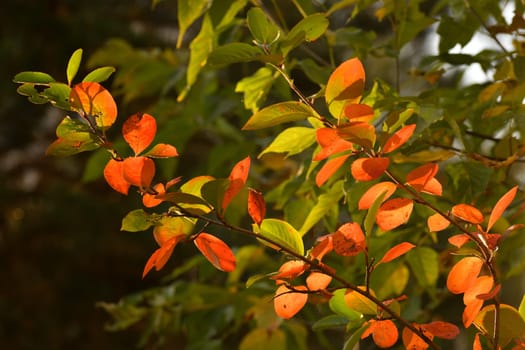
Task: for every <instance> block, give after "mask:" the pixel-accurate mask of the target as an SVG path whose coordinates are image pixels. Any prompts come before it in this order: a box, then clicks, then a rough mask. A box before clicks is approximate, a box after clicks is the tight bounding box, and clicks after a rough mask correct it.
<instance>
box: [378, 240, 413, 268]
mask: <svg viewBox="0 0 525 350" xmlns="http://www.w3.org/2000/svg"><path fill="white" fill-rule="evenodd" d="M412 248H415V245H414V244H412V243H409V242H402V243H399V244H397V245H395V246H393V247H392V248H390V249H389V250H388V251H387V252H386V253H385V255H384V256H383V258H382V259H381V261H379V263H387V262H389V261H392V260H394V259H396V258H398V257H400V256H401V255H403V254H406V253H407V252H408V251H410V250H411V249H412Z"/></svg>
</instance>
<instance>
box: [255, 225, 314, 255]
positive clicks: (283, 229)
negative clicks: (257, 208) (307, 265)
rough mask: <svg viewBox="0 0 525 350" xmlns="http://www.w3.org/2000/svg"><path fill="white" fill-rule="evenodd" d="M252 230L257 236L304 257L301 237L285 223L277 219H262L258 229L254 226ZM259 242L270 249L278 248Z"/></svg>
mask: <svg viewBox="0 0 525 350" xmlns="http://www.w3.org/2000/svg"><path fill="white" fill-rule="evenodd" d="M253 230H254V232H256V233H258V234H259V235H261V236H263V237H265V238H268V239H270V240H272V241H274V242H275V243H278V244H279V245H281V246H283V247H285V248H288V249H290V250H291V251H293V252H295V253H297V254H299V255H304V244H303V239H302V238H301V235H300V234H299V232H297V230H296V229H295V228H294V227H293V226H292V225H290V224H289V223H288V222H286V221H283V220H279V219H264V220H263V221H262V223H261V226H260V227H259V226H258V225H256V224H254V225H253ZM261 241H262V242H263V243H264V244H266V245H269V246H271V247H272V248H276V249H278V247H274V246H272V244H271V243H269V242H267V241H264V240H261Z"/></svg>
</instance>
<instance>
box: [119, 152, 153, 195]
mask: <svg viewBox="0 0 525 350" xmlns="http://www.w3.org/2000/svg"><path fill="white" fill-rule="evenodd" d="M122 163H123V164H122V174H123V176H124V179H125V180H126V181H127V182H129V183H130V184H132V185H134V186H138V187H140V188H147V187H149V185H150V184H151V181H153V177H154V176H155V162H153V160H151V159H150V158H148V157H128V158H126V159H124V161H123V162H122Z"/></svg>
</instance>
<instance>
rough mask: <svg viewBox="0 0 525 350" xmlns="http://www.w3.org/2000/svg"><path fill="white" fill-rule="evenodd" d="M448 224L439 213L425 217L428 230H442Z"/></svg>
mask: <svg viewBox="0 0 525 350" xmlns="http://www.w3.org/2000/svg"><path fill="white" fill-rule="evenodd" d="M449 225H450V221H449V220H448V219H447V218H445V217H444V216H442V215H441V214H439V213H436V214H433V215H430V216H429V217H428V219H427V226H428V229H429V231H430V232H439V231H443V230H444V229H446V228H447V227H448V226H449Z"/></svg>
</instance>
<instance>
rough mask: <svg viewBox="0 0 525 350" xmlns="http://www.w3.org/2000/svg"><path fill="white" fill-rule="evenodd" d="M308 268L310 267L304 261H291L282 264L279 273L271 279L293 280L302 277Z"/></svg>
mask: <svg viewBox="0 0 525 350" xmlns="http://www.w3.org/2000/svg"><path fill="white" fill-rule="evenodd" d="M307 268H308V265H307V264H306V263H305V262H304V261H302V260H290V261H287V262H285V263H284V264H282V265H281V267H280V268H279V272H278V273H277V274H276V275H274V276H272V277H271V278H272V279H274V280H277V279H281V278H284V279H290V280H291V279H294V278H296V277H298V276H301V275H302V274H303V273H304V272H305V271H306V269H307Z"/></svg>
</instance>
